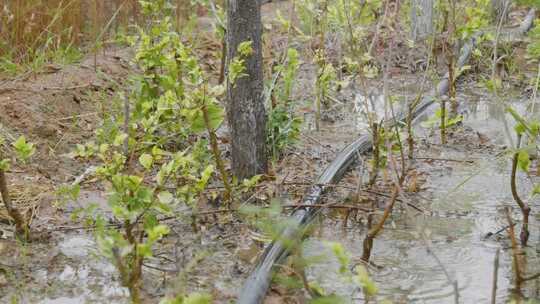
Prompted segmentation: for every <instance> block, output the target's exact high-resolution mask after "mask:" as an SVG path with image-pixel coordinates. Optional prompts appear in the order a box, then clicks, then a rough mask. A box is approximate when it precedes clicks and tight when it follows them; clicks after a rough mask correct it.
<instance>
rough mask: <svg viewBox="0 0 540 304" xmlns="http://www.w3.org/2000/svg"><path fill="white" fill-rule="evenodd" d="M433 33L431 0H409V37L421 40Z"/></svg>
mask: <svg viewBox="0 0 540 304" xmlns="http://www.w3.org/2000/svg"><path fill="white" fill-rule="evenodd" d="M431 34H433V0H412V1H411V38H412V39H413V40H414V41H419V40H423V39H425V38H427V37H429V36H430V35H431Z"/></svg>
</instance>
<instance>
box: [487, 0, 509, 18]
mask: <svg viewBox="0 0 540 304" xmlns="http://www.w3.org/2000/svg"><path fill="white" fill-rule="evenodd" d="M506 5H511V1H510V0H491V21H492V23H493V24H498V23H499V20H501V18H503V19H502V23H503V24H504V23H505V22H506V20H507V19H508V12H510V10H509V9H506V10H505V9H504V7H505V6H506Z"/></svg>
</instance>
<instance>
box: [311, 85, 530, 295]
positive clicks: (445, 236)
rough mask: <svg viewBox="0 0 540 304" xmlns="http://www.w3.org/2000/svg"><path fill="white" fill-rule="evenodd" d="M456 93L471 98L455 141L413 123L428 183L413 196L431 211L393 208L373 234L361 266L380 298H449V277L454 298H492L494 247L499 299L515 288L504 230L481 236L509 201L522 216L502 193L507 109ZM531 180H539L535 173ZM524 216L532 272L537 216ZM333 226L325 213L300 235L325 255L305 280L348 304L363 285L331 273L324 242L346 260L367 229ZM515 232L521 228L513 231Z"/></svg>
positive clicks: (522, 182) (525, 184)
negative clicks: (317, 226) (318, 226)
mask: <svg viewBox="0 0 540 304" xmlns="http://www.w3.org/2000/svg"><path fill="white" fill-rule="evenodd" d="M463 97H467V98H468V100H469V102H468V103H466V106H465V107H464V110H463V111H462V112H463V115H464V121H463V126H460V127H459V129H460V130H458V131H456V132H455V133H457V134H456V135H455V136H456V137H457V138H456V139H455V140H454V141H453V142H452V140H451V143H450V144H449V145H447V146H441V145H437V144H435V143H433V142H436V141H437V140H436V137H437V136H438V135H437V134H438V133H433V131H430V130H428V129H423V128H421V127H417V128H416V129H417V134H418V136H419V137H420V138H423V140H424V141H425V142H431V143H432V144H431V145H430V146H429V147H427V148H426V147H420V152H419V153H425V154H426V155H420V156H426V158H429V159H431V160H430V161H422V160H417V161H416V167H417V170H419V171H422V172H425V173H426V175H427V181H426V183H425V184H423V185H422V189H423V190H422V191H421V192H420V194H419V195H417V196H412V197H413V198H412V199H411V200H412V202H413V203H416V204H422V205H423V206H427V209H428V210H429V211H428V212H426V213H425V214H421V213H418V212H416V211H415V210H412V209H410V208H408V209H403V208H401V210H400V211H398V212H394V214H393V216H392V218H391V221H390V223H387V225H386V228H385V230H384V232H383V233H382V234H381V235H380V236H379V237H378V238H377V239H376V240H375V242H374V249H373V251H372V255H371V257H372V258H371V261H372V262H373V264H374V265H377V267H370V268H369V269H370V274H371V276H372V279H373V280H374V281H375V282H376V285H377V287H378V288H379V293H378V296H377V298H378V299H379V300H382V299H387V300H390V301H392V303H455V299H454V297H455V293H454V288H453V285H452V284H451V282H450V281H454V280H456V281H457V283H458V293H459V302H460V303H490V301H491V290H492V284H493V283H492V276H493V270H494V257H495V253H496V251H497V249H499V248H500V249H501V258H500V268H499V275H498V286H499V287H498V290H497V303H506V302H508V301H509V300H510V299H511V298H512V296H513V294H514V290H513V286H514V285H513V284H514V283H513V282H514V276H513V270H512V264H511V263H512V261H511V250H510V249H509V246H510V244H509V241H508V235H507V233H506V232H502V233H499V234H496V235H494V236H491V237H489V238H487V237H486V236H487V235H488V234H491V233H495V232H497V231H499V230H500V229H502V228H503V227H505V226H506V225H507V222H506V218H505V214H504V212H503V210H504V207H505V206H511V207H512V208H513V211H514V213H513V216H514V219H520V218H521V216H520V213H519V210H518V209H517V205H516V204H515V203H514V200H513V199H512V195H511V191H510V182H509V180H510V161H509V157H508V156H507V155H506V154H505V153H503V151H504V147H505V146H506V147H508V146H511V143H510V142H511V141H514V142H515V137H514V136H513V135H512V133H513V126H512V118H511V117H510V116H509V115H508V114H505V108H506V106H502V105H498V104H495V103H493V102H492V101H491V100H489V99H488V98H487V97H486V98H484V97H478V98H476V99H475V98H470V96H463V95H462V96H461V98H463ZM471 100H472V101H471ZM513 107H514V108H515V109H517V110H518V111H519V112H521V113H526V111H527V103H526V102H523V101H520V102H516V103H515V104H513ZM430 112H431V113H433V112H434V109H431V111H430ZM424 119H425V118H424ZM505 120H506V121H505ZM505 130H509V131H505ZM434 138H435V139H434ZM424 148H425V150H424ZM434 159H435V160H434ZM436 159H439V160H440V161H437V160H436ZM469 160H474V162H468V161H469ZM531 179H532V180H533V181H536V182H538V180H539V178H538V177H534V176H533V177H531ZM518 184H519V187H520V189H519V190H520V193H523V195H524V196H525V194H526V193H530V190H531V185H532V181H531V180H530V179H529V177H526V176H524V175H521V176H519V182H518ZM531 205H533V207H532V208H533V210H535V208H538V207H537V206H538V202H537V201H536V202H534V201H531ZM534 205H536V207H534ZM397 209H400V207H398V208H397ZM534 213H535V212H534V211H533V214H534ZM531 220H532V224H531V226H532V227H531V239H530V241H529V247H528V248H526V249H525V256H526V261H527V262H526V265H527V272H528V273H530V274H534V273H537V272H538V271H540V263H539V261H540V237H539V235H540V231H539V230H540V229H539V224H540V223H539V221H538V217H535V216H532V217H531ZM341 226H342V223H341V222H340V221H339V220H336V219H325V220H324V225H323V228H322V231H321V234H320V235H319V236H317V237H312V238H310V239H309V240H308V241H307V242H306V245H305V251H304V252H305V254H306V256H308V257H309V256H312V257H313V256H318V255H320V254H321V253H323V255H324V256H325V259H324V260H325V261H326V262H324V263H316V264H314V265H313V266H311V267H310V269H309V271H308V277H309V279H312V280H315V281H317V282H319V283H320V284H321V286H322V287H324V288H325V289H326V290H327V291H328V292H335V293H336V294H339V295H342V296H346V297H348V299H349V300H350V302H351V303H363V302H365V299H364V296H363V293H362V292H361V290H360V289H359V288H358V287H357V286H355V285H353V284H351V283H347V282H346V281H344V280H343V279H342V278H341V277H340V276H339V275H338V273H339V263H338V262H337V260H336V258H334V257H333V254H332V252H331V251H330V250H329V249H328V246H326V245H325V241H326V240H332V241H338V242H340V243H342V244H343V246H344V247H345V248H346V249H347V251H348V252H349V253H350V254H351V258H352V260H353V261H359V260H360V257H361V254H362V244H363V240H364V236H365V234H366V230H367V229H366V228H365V226H362V225H352V227H349V228H347V229H346V230H343V229H341V230H340V229H339V228H338V229H337V231H336V227H341ZM516 230H517V233H519V229H516ZM428 247H429V248H430V249H431V252H432V253H430V252H429V251H428V250H427V248H428ZM437 259H439V260H440V263H439V262H437ZM443 268H444V270H443ZM445 270H446V271H447V272H448V275H449V276H450V281H449V278H448V277H447V276H446V275H445V272H444V271H445ZM522 291H523V294H524V295H525V296H526V297H527V298H531V299H540V295H539V292H540V291H539V288H538V285H537V283H535V282H534V281H531V282H528V283H527V284H526V285H525V288H523V290H522Z"/></svg>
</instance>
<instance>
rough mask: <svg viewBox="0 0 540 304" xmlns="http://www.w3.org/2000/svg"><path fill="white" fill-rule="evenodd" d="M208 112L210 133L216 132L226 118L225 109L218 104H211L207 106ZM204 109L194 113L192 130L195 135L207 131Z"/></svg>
mask: <svg viewBox="0 0 540 304" xmlns="http://www.w3.org/2000/svg"><path fill="white" fill-rule="evenodd" d="M206 111H207V114H208V123H209V126H208V127H210V129H211V130H210V131H215V130H217V128H219V126H220V125H221V123H222V122H223V119H224V118H225V113H224V110H223V108H222V107H221V106H220V105H218V104H217V103H213V102H212V103H209V104H207V105H206ZM203 115H204V114H203V111H202V109H198V110H197V111H195V112H194V113H193V118H192V120H191V130H192V131H193V132H195V133H200V132H204V131H207V126H206V122H205V121H204V116H203Z"/></svg>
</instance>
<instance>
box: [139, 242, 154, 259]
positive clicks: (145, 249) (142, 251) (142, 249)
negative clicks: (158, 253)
mask: <svg viewBox="0 0 540 304" xmlns="http://www.w3.org/2000/svg"><path fill="white" fill-rule="evenodd" d="M137 254H138V255H139V256H141V257H144V258H149V257H151V256H152V248H151V247H150V244H138V245H137Z"/></svg>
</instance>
